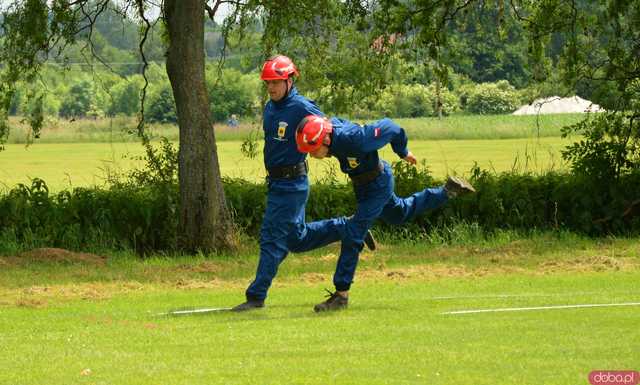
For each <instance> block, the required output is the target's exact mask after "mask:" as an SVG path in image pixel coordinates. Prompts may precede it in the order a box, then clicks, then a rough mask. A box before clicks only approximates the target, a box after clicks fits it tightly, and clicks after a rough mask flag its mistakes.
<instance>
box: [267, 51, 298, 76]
mask: <svg viewBox="0 0 640 385" xmlns="http://www.w3.org/2000/svg"><path fill="white" fill-rule="evenodd" d="M291 75H295V76H298V75H299V73H298V69H297V68H296V65H295V64H293V62H292V61H291V59H289V58H288V57H286V56H283V55H277V56H273V57H270V58H269V59H268V60H267V61H266V62H264V64H263V65H262V73H261V74H260V79H262V80H286V79H289V77H291Z"/></svg>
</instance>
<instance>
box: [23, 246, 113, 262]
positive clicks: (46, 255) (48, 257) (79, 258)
mask: <svg viewBox="0 0 640 385" xmlns="http://www.w3.org/2000/svg"><path fill="white" fill-rule="evenodd" d="M13 259H14V260H15V262H18V263H19V262H29V263H31V262H47V263H85V264H89V265H104V264H105V262H106V260H107V257H103V256H100V255H95V254H90V253H76V252H74V251H69V250H65V249H58V248H55V247H43V248H39V249H33V250H30V251H25V252H24V253H21V254H18V256H17V257H13Z"/></svg>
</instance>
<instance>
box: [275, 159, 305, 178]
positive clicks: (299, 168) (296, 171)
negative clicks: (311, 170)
mask: <svg viewBox="0 0 640 385" xmlns="http://www.w3.org/2000/svg"><path fill="white" fill-rule="evenodd" d="M267 173H268V174H269V178H272V179H293V178H297V177H299V176H303V175H307V163H306V162H300V163H298V164H294V165H293V166H280V167H271V168H269V169H267Z"/></svg>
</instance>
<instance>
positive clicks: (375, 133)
mask: <svg viewBox="0 0 640 385" xmlns="http://www.w3.org/2000/svg"><path fill="white" fill-rule="evenodd" d="M378 136H380V127H376V128H374V129H373V137H374V138H377V137H378Z"/></svg>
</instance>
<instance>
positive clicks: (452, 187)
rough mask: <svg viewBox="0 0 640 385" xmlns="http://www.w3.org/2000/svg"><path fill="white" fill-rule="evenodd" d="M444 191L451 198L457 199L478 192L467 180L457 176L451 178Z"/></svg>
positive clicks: (448, 179)
mask: <svg viewBox="0 0 640 385" xmlns="http://www.w3.org/2000/svg"><path fill="white" fill-rule="evenodd" d="M444 191H445V192H446V193H447V196H448V197H449V198H455V197H457V196H459V195H464V194H468V193H472V192H476V189H474V188H473V186H472V185H471V183H469V182H467V181H466V180H464V179H462V178H460V177H457V176H450V177H449V178H447V183H445V185H444Z"/></svg>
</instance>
